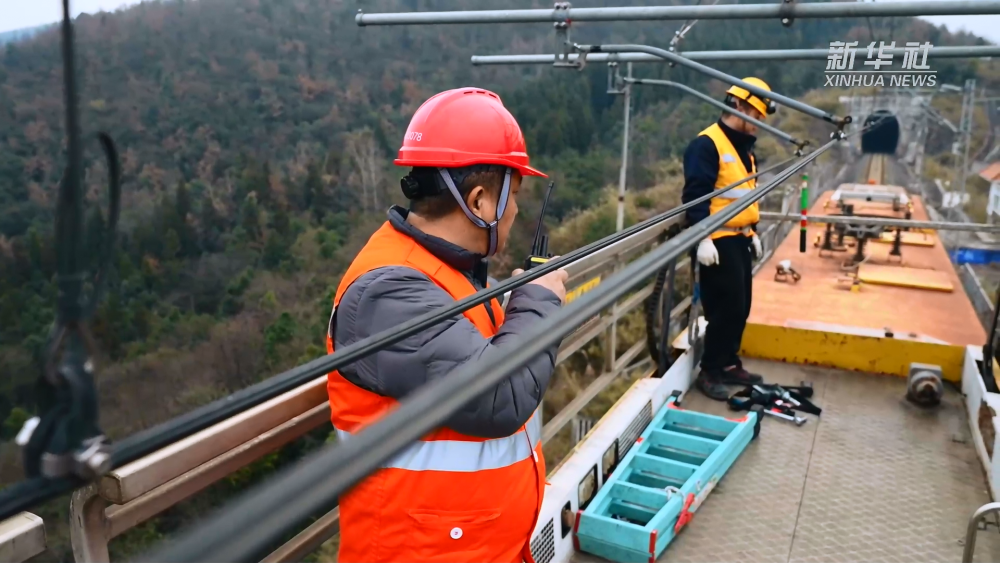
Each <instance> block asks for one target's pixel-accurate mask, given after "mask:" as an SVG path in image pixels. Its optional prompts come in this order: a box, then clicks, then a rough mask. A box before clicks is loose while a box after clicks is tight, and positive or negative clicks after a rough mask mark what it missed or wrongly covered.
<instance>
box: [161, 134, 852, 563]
mask: <svg viewBox="0 0 1000 563" xmlns="http://www.w3.org/2000/svg"><path fill="white" fill-rule="evenodd" d="M838 141H839V138H835V139H833V140H831V141H830V142H828V143H826V144H825V145H823V146H822V147H820V148H819V149H817V150H816V151H814V152H812V153H811V154H809V155H808V156H806V157H804V158H802V159H801V160H800V161H799V162H797V163H796V164H794V165H792V166H790V167H789V168H787V169H786V170H784V171H782V172H780V173H779V174H778V175H777V176H776V177H775V178H774V179H773V180H771V181H770V182H769V183H768V185H766V186H764V187H761V188H758V189H754V190H751V191H750V192H749V193H748V194H746V195H744V196H742V197H740V198H739V199H737V200H736V201H734V202H733V203H732V204H730V205H728V206H727V207H725V208H723V209H722V210H721V211H720V212H719V213H716V214H713V215H710V216H709V217H708V218H707V219H705V220H703V221H701V222H699V223H697V224H695V225H694V226H693V227H691V228H689V229H686V230H685V231H683V232H682V233H681V234H679V235H677V236H676V237H674V238H673V239H670V240H669V241H666V242H665V243H663V244H662V245H660V246H658V247H657V248H655V249H653V250H652V251H651V252H649V253H647V254H645V255H644V256H642V257H640V258H638V259H636V260H635V261H634V262H632V263H630V264H629V265H627V266H625V267H624V268H623V269H622V270H620V271H619V272H618V273H616V274H614V275H613V276H611V277H610V278H609V279H608V282H607V283H603V284H601V285H599V286H597V287H596V288H595V289H593V290H591V291H590V292H588V293H586V294H584V295H583V296H581V297H580V298H578V299H576V300H574V301H573V302H571V303H570V304H568V305H566V306H565V307H563V308H561V309H559V310H558V311H557V312H556V313H554V314H553V315H552V316H551V317H549V318H548V319H545V320H544V321H541V322H539V323H537V324H536V325H535V326H533V327H532V329H531V330H530V331H529V332H527V333H525V334H524V335H522V336H521V337H520V339H519V341H520V342H521V344H522V345H521V346H518V347H515V348H513V350H514V351H513V352H512V353H511V354H510V355H508V356H506V357H505V358H504V359H503V360H501V361H500V362H498V363H495V364H493V365H486V364H484V362H482V361H479V362H474V363H470V364H466V365H464V366H461V367H459V368H456V369H455V370H454V371H452V372H450V373H449V374H448V375H446V376H445V377H443V378H441V379H439V380H436V381H434V382H431V383H428V384H427V385H425V386H423V387H421V388H420V389H418V390H417V391H416V392H414V393H413V394H412V395H411V396H410V397H409V398H407V399H405V400H403V401H402V402H401V403H400V405H399V407H398V408H397V409H395V410H394V411H392V413H391V414H389V415H387V416H385V417H383V418H381V419H380V420H378V421H377V422H375V423H373V424H372V425H370V426H368V427H366V428H365V429H364V430H362V431H361V432H360V433H359V434H357V435H355V436H353V437H352V438H351V439H350V440H347V441H346V442H344V443H343V444H338V445H335V446H329V447H325V448H324V449H322V450H321V451H319V452H317V453H316V454H313V455H311V456H309V457H308V458H306V459H305V460H302V461H301V462H299V463H297V464H295V465H294V466H293V467H291V468H289V469H288V470H286V471H284V472H282V473H280V474H279V475H277V476H275V477H274V478H272V480H271V481H269V482H268V483H266V484H264V485H262V486H261V487H258V488H257V489H255V490H252V491H250V492H249V493H246V494H244V495H242V496H241V497H240V498H239V499H238V500H236V501H234V502H233V503H232V504H231V505H229V506H228V507H227V508H225V509H222V510H219V511H216V513H215V514H213V515H212V516H211V517H210V518H209V519H208V520H207V521H206V522H202V523H198V524H196V525H194V526H192V527H191V528H190V529H189V530H188V531H186V532H185V533H183V534H182V535H181V537H180V538H178V539H177V540H174V541H171V542H169V543H168V544H167V545H166V546H163V547H161V548H159V549H156V550H155V551H154V552H152V553H149V554H146V556H145V557H143V558H142V559H143V560H145V561H156V562H163V561H170V562H173V561H240V562H242V561H245V562H253V561H258V560H259V559H260V557H261V556H262V555H265V554H266V553H265V552H266V551H267V549H268V548H269V546H270V544H271V543H273V542H274V541H275V540H277V539H279V538H281V537H283V536H284V535H285V534H287V533H289V532H292V531H294V530H295V529H296V527H298V526H299V525H300V524H302V523H303V522H304V521H305V520H306V519H308V518H309V517H310V516H313V515H316V514H319V513H320V512H322V511H325V510H329V509H330V508H332V506H333V505H334V504H335V503H336V502H337V499H338V497H339V496H340V495H341V494H343V493H344V492H345V491H347V490H348V489H349V488H350V487H352V486H353V485H355V484H356V483H357V482H359V481H360V480H361V479H363V478H364V477H365V476H366V475H369V474H370V473H371V472H373V471H375V470H376V469H377V468H378V467H379V466H380V465H381V464H382V463H384V462H385V461H386V460H388V459H391V458H392V457H393V456H394V455H396V454H397V453H399V452H400V451H402V450H403V449H404V448H405V447H407V446H409V445H410V444H411V443H413V442H414V441H416V440H418V439H419V438H420V437H421V436H424V435H425V434H427V432H429V431H431V430H433V429H434V428H437V427H439V426H440V425H441V424H443V423H444V422H445V421H446V420H447V419H448V417H449V416H451V414H452V413H454V412H456V411H457V410H458V409H460V408H461V407H462V406H463V405H465V404H466V403H468V402H469V401H471V400H473V399H474V398H475V397H477V396H478V395H480V394H482V393H484V392H486V391H487V390H488V389H489V388H490V387H492V386H494V385H496V384H497V383H499V382H500V381H502V380H503V379H504V378H506V377H508V376H509V375H510V373H511V372H513V371H514V370H516V369H518V368H519V367H520V366H522V365H524V364H526V363H527V362H529V361H530V360H531V359H532V358H534V357H535V356H537V355H538V354H540V353H542V352H543V351H544V350H545V349H547V348H549V347H550V346H553V345H555V344H557V343H558V342H559V341H561V340H562V338H563V337H565V336H566V335H567V334H569V333H570V332H571V331H572V330H574V329H575V327H577V326H579V325H580V324H582V323H583V322H584V321H586V320H587V319H589V318H591V317H593V315H595V314H598V313H599V312H600V311H601V310H603V309H605V308H607V307H609V306H610V305H611V304H613V303H614V302H615V301H617V300H618V299H619V298H620V297H621V296H622V295H623V294H625V293H626V292H627V291H629V290H630V289H632V288H633V287H634V286H636V285H637V284H639V283H642V282H644V280H646V279H648V278H649V277H650V276H652V275H653V274H655V273H656V272H657V271H658V270H659V269H660V268H662V267H663V266H664V265H665V264H667V263H668V262H670V261H671V260H675V259H677V258H678V257H679V256H681V255H682V254H683V253H684V252H687V251H688V250H689V249H690V248H692V247H693V246H694V245H695V244H697V243H698V242H699V241H701V240H702V239H704V238H705V237H706V236H708V235H709V234H710V233H712V232H713V231H715V230H716V229H718V228H720V227H722V226H723V225H724V224H725V223H726V222H728V221H729V220H730V219H732V218H733V217H735V216H736V215H737V214H738V213H740V212H741V211H743V210H744V209H746V208H747V207H748V206H750V205H751V204H753V203H755V202H757V201H759V200H760V199H762V198H763V197H765V196H766V195H767V194H768V193H770V192H771V190H773V189H774V188H775V187H777V186H778V185H780V184H782V183H783V182H784V181H786V180H787V179H789V178H791V177H792V176H794V174H795V173H796V172H798V171H799V170H801V169H802V168H804V167H805V166H806V165H808V164H809V163H811V162H812V161H813V160H815V159H816V158H818V157H819V156H820V155H822V154H823V153H825V152H826V151H827V150H829V148H830V147H832V146H833V145H834V144H835V143H837V142H838Z"/></svg>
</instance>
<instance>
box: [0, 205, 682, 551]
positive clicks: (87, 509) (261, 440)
mask: <svg viewBox="0 0 1000 563" xmlns="http://www.w3.org/2000/svg"><path fill="white" fill-rule="evenodd" d="M682 220H683V219H682V217H680V216H678V217H675V218H673V219H668V220H666V221H663V222H661V223H659V224H656V225H653V226H651V227H649V228H648V229H645V230H643V231H640V232H638V233H636V234H634V235H632V236H631V237H628V238H626V239H624V240H622V241H619V242H618V243H615V244H613V245H610V246H608V247H606V248H604V249H602V250H600V251H598V252H595V253H593V254H591V255H589V256H587V257H586V258H582V259H580V260H578V261H576V262H574V263H573V264H571V265H569V266H567V267H566V270H567V272H568V273H569V280H568V283H567V286H568V287H569V288H570V291H572V290H573V289H575V288H577V287H580V286H582V285H584V284H587V283H588V282H591V281H592V280H594V279H595V278H598V277H601V276H604V275H606V274H609V273H611V272H612V271H613V270H614V269H615V268H616V267H618V266H619V265H621V264H624V263H626V262H628V261H629V260H631V259H632V258H635V257H636V256H639V255H642V254H644V253H645V252H647V251H648V250H649V249H650V248H651V247H653V246H655V245H656V244H657V243H658V242H659V241H660V240H662V238H663V237H664V235H665V234H666V233H667V231H668V230H670V229H671V228H674V227H675V226H676V225H679V224H680V222H681V221H682ZM652 289H653V288H652V285H649V286H647V287H645V288H643V289H641V290H639V291H637V292H635V293H633V294H632V295H630V296H627V297H624V298H623V299H622V301H621V302H620V304H619V305H617V306H616V307H614V308H613V310H612V311H610V312H609V313H606V314H602V315H601V316H598V317H595V318H594V319H593V320H591V321H590V322H588V323H585V324H584V325H582V326H581V327H579V328H578V329H577V330H576V331H575V332H574V333H572V334H571V335H569V336H568V337H567V338H566V339H565V340H564V341H563V344H562V346H561V347H560V349H559V354H558V356H557V360H556V363H557V364H558V363H561V362H563V361H565V360H566V359H567V358H569V357H570V356H572V355H573V354H574V353H576V352H578V351H579V350H580V349H581V348H583V346H585V345H586V344H588V343H589V342H591V341H593V340H594V339H596V338H600V337H602V336H606V342H605V346H606V347H610V350H607V353H608V355H609V367H608V371H607V372H606V373H605V374H603V375H601V376H599V377H598V379H597V380H596V381H595V382H593V383H591V385H590V386H589V387H588V388H587V389H586V390H585V391H584V392H583V393H581V396H586V397H589V398H592V397H593V396H596V395H597V394H598V393H600V391H603V390H604V389H605V388H606V387H607V386H608V385H609V384H610V383H611V382H613V381H614V380H615V379H616V378H617V377H618V376H620V375H621V374H622V373H623V372H624V370H625V368H627V367H628V365H629V364H630V363H631V362H632V361H633V360H635V359H636V358H637V357H639V356H640V355H641V354H642V352H643V351H644V348H645V341H640V342H639V343H636V344H635V345H633V346H631V347H630V348H629V349H628V350H626V351H624V353H622V354H621V355H617V354H616V353H615V352H616V351H615V350H614V348H615V346H614V344H615V340H616V338H615V335H614V331H615V326H616V325H617V322H618V321H619V320H620V319H621V318H622V317H624V316H625V315H627V314H628V313H630V312H632V311H634V310H635V309H636V307H638V306H640V305H641V304H642V303H643V302H644V300H645V299H646V298H647V297H648V296H649V295H650V294H651V293H652ZM685 303H690V301H686V302H685ZM685 303H682V304H681V305H685ZM683 310H684V309H683V308H681V306H678V307H677V308H675V309H674V314H673V315H672V317H673V316H676V315H680V314H681V313H682V312H683ZM589 398H588V399H587V400H579V401H574V402H572V403H570V404H569V405H568V406H567V407H566V408H565V409H563V410H562V411H561V412H560V413H559V414H558V415H557V416H556V417H554V418H553V419H552V420H551V421H549V423H548V424H546V425H545V427H544V429H543V435H544V436H545V438H543V439H549V438H551V437H552V436H554V435H555V434H556V433H558V431H559V430H561V429H562V428H563V427H564V426H565V424H566V423H567V422H569V421H570V420H572V418H573V417H574V416H576V415H577V414H578V413H579V412H580V410H581V409H582V408H583V407H584V406H586V404H587V403H588V402H589ZM328 423H329V406H328V403H327V395H326V377H325V376H324V377H318V378H316V379H315V380H313V381H311V382H310V383H309V384H307V385H303V386H301V387H298V388H296V389H293V390H291V391H289V392H287V393H285V394H283V395H280V396H278V397H276V398H274V399H271V400H270V401H267V402H265V403H262V404H260V405H258V406H256V407H254V408H252V409H250V410H247V411H245V412H243V413H241V414H239V415H237V416H235V417H232V418H230V419H227V420H225V421H223V422H221V423H218V424H216V425H214V426H212V427H210V428H207V429H205V430H203V431H201V432H198V433H196V434H194V435H192V436H189V437H187V438H185V439H183V440H181V441H179V442H177V443H175V444H173V445H171V446H168V447H166V448H163V449H161V450H159V451H157V452H155V453H153V454H150V455H148V456H146V457H143V458H140V459H138V460H136V461H134V462H132V463H129V464H127V465H125V466H122V467H120V468H118V469H116V470H114V471H112V472H110V473H109V474H107V475H105V476H104V477H103V478H102V479H101V480H100V481H98V482H97V483H95V484H92V485H90V486H88V487H85V488H82V489H79V490H77V491H76V492H75V493H74V494H73V496H72V499H71V501H70V514H71V518H70V537H71V541H72V546H73V555H74V558H75V560H76V561H80V562H82V561H88V562H90V561H92V562H95V563H101V562H108V561H110V555H109V552H108V542H110V541H111V540H112V539H113V538H115V537H117V536H119V535H121V534H123V533H125V532H126V531H128V530H129V529H131V528H133V527H135V526H137V525H139V524H141V523H142V522H144V521H146V520H148V519H150V518H153V517H155V516H156V515H157V514H160V513H161V512H163V511H164V510H167V509H168V508H170V507H172V506H174V505H175V504H177V503H179V502H181V501H183V500H185V499H187V498H189V497H191V496H192V495H194V494H196V493H198V492H199V491H202V490H204V489H205V488H207V487H208V486H210V485H212V484H213V483H215V482H216V481H218V480H220V479H222V478H224V477H225V476H227V475H229V474H231V473H233V472H235V471H237V470H238V469H240V468H242V467H245V466H246V465H248V464H250V463H252V462H253V461H255V460H257V459H259V458H260V457H262V456H264V455H266V454H268V453H270V452H272V451H274V450H277V449H278V448H280V447H282V446H284V445H285V444H288V443H290V442H292V441H293V440H295V439H298V438H299V437H301V436H303V435H304V434H306V433H308V432H310V431H312V430H314V429H316V428H318V427H320V426H322V425H323V424H328ZM338 531H339V510H337V509H334V511H332V512H330V513H328V514H327V515H325V516H324V517H322V518H320V519H319V520H317V521H316V522H314V523H312V524H311V525H310V526H308V527H307V528H306V529H305V530H303V531H302V532H300V533H299V534H298V535H296V536H295V537H294V538H292V539H291V540H290V541H288V542H287V543H286V544H284V545H283V546H281V547H280V548H279V549H277V550H276V551H274V552H273V553H272V554H270V555H269V556H268V557H266V558H265V559H264V561H267V562H272V563H273V562H279V561H295V560H298V559H299V558H301V557H302V556H303V555H305V554H308V553H309V552H311V551H313V550H315V549H316V548H317V547H318V546H319V545H321V544H322V543H323V542H325V541H326V540H328V539H329V538H331V537H333V536H334V535H336V534H337V532H338ZM0 560H6V559H0Z"/></svg>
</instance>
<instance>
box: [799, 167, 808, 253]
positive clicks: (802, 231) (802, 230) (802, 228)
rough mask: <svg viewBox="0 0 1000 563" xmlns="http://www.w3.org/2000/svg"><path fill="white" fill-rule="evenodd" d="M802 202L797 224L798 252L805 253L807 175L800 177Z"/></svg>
mask: <svg viewBox="0 0 1000 563" xmlns="http://www.w3.org/2000/svg"><path fill="white" fill-rule="evenodd" d="M799 193H800V194H801V200H802V222H801V223H800V224H799V252H800V253H803V254H805V251H806V218H807V215H808V213H809V175H808V174H803V175H802V188H801V189H800V190H799Z"/></svg>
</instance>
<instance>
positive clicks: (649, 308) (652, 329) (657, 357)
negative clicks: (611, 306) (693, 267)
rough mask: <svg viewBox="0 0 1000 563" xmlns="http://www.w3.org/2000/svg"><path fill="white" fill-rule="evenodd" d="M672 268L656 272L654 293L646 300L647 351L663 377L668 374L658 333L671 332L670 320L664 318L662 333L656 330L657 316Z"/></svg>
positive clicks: (666, 267) (658, 375)
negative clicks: (664, 287)
mask: <svg viewBox="0 0 1000 563" xmlns="http://www.w3.org/2000/svg"><path fill="white" fill-rule="evenodd" d="M669 269H670V266H669V265H667V266H664V267H663V269H662V270H660V271H659V272H656V279H654V280H653V293H651V294H650V295H649V297H647V298H646V303H645V307H644V309H645V311H644V312H645V314H646V349H647V350H649V357H650V358H651V359H652V360H653V362H654V363H655V364H656V376H657V377H661V376H662V375H663V374H664V373H666V371H667V370H666V369H665V368H664V366H663V361H662V355H661V354H660V345H659V341H660V337H659V334H658V332H662V331H669V330H670V328H669V327H670V319H667V318H664V319H663V325H662V326H661V327H660V331H657V330H656V328H657V327H656V314H657V313H658V312H659V311H660V297H661V295H662V294H663V286H664V285H665V284H666V282H667V271H668V270H669Z"/></svg>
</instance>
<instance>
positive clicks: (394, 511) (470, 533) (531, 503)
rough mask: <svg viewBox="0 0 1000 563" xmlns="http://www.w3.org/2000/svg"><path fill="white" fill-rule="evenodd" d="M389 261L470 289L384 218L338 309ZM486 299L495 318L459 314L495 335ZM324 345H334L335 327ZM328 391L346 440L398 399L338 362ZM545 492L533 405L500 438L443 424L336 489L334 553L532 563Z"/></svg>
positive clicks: (447, 286)
mask: <svg viewBox="0 0 1000 563" xmlns="http://www.w3.org/2000/svg"><path fill="white" fill-rule="evenodd" d="M386 266H405V267H408V268H412V269H414V270H417V271H420V272H423V273H424V274H425V275H427V277H429V278H430V279H431V280H432V281H433V282H434V283H435V284H436V285H438V286H439V287H440V288H441V289H443V290H445V291H447V292H448V293H449V294H450V295H451V296H452V297H454V298H455V299H456V300H459V299H462V298H464V297H467V296H469V295H472V294H473V293H475V292H476V289H475V288H474V287H473V285H472V283H471V282H470V281H469V280H468V279H467V278H466V277H465V276H464V275H462V273H461V272H459V271H458V270H456V269H454V268H452V267H450V266H448V265H447V264H445V263H444V262H442V261H441V260H440V259H439V258H437V257H435V256H434V255H433V254H431V253H430V252H429V251H427V249H425V248H424V247H422V246H420V245H419V244H418V243H417V242H416V241H415V240H413V239H412V238H411V237H409V236H407V235H405V234H403V233H401V232H399V231H397V230H396V229H395V228H393V227H392V225H391V224H389V223H388V222H386V223H385V224H384V225H382V227H381V228H380V229H379V230H378V231H376V232H375V234H374V235H372V237H371V238H370V239H369V240H368V243H367V244H366V245H365V247H364V248H362V249H361V252H360V253H359V254H358V256H357V258H355V259H354V262H353V263H352V264H351V267H350V268H348V269H347V273H346V274H344V278H343V279H342V280H341V282H340V286H339V287H338V288H337V294H336V296H335V297H334V299H333V304H334V312H336V308H337V306H338V305H339V304H340V299H341V298H342V297H343V295H344V293H345V292H346V291H347V288H348V287H350V285H351V283H353V282H354V280H356V279H358V278H359V277H361V276H362V275H364V274H365V273H367V272H370V271H371V270H374V269H376V268H382V267H386ZM489 306H491V307H492V309H493V316H494V318H495V319H496V320H497V322H496V326H494V324H493V322H492V321H491V320H490V317H489V315H488V314H487V312H486V309H485V305H480V306H477V307H473V308H472V309H469V310H467V311H465V313H464V314H465V317H466V318H468V319H469V321H471V322H472V324H473V325H475V327H476V328H477V329H479V332H481V333H482V335H483V338H490V337H492V336H493V335H495V334H496V332H497V327H498V326H499V325H500V324H502V323H503V319H504V312H503V309H501V308H500V306H499V304H498V303H497V302H496V300H495V299H494V300H492V301H491V302H490V304H489ZM401 320H402V319H401ZM331 324H332V323H331ZM331 332H332V329H331ZM326 349H327V352H328V353H333V338H332V334H328V335H327V339H326ZM414 361H416V360H414ZM327 391H328V393H329V395H330V412H331V419H332V421H333V426H334V427H335V428H336V431H337V435H338V439H340V440H344V439H350V438H351V435H352V434H355V433H357V432H358V431H359V430H360V429H361V428H362V427H364V426H365V425H368V424H371V423H372V422H374V421H375V420H377V419H378V418H380V417H381V416H382V415H383V414H384V413H386V411H389V410H392V409H393V408H395V407H396V405H397V404H398V402H397V401H396V400H395V399H392V398H389V397H384V396H382V395H378V394H377V393H373V392H371V391H367V390H365V389H362V388H360V387H358V386H356V385H354V384H353V383H351V382H349V381H348V380H346V379H345V378H344V377H342V376H341V375H340V373H339V372H337V371H332V372H330V373H329V374H328V378H327ZM544 492H545V458H544V457H543V456H542V445H541V420H540V417H539V415H538V413H537V412H536V414H535V415H533V416H532V417H531V419H530V420H529V421H528V422H527V423H526V424H525V425H524V426H522V427H521V429H520V430H519V431H518V432H516V433H515V434H513V435H511V436H508V437H506V438H499V439H486V438H476V437H473V436H467V435H465V434H460V433H458V432H455V431H454V430H450V429H448V428H440V429H438V430H435V431H433V432H431V433H430V434H428V435H426V436H424V437H423V438H422V439H421V440H420V441H418V442H415V443H414V444H412V445H411V446H409V447H408V448H407V449H406V450H404V451H403V452H401V453H400V454H398V455H397V456H396V457H395V458H393V459H391V460H389V461H388V462H386V463H385V464H384V465H383V467H382V468H381V469H379V470H377V471H376V472H375V473H373V474H371V475H369V476H368V477H367V478H365V480H363V481H361V482H360V483H359V484H358V485H356V486H355V487H354V488H353V489H351V490H350V491H349V492H348V493H346V494H344V495H343V496H341V497H340V522H341V523H340V554H339V561H341V562H353V561H360V562H365V563H371V562H376V561H401V562H407V563H411V562H425V561H439V562H470V561H476V562H486V561H498V562H519V561H522V559H523V560H524V561H528V562H532V559H531V551H530V545H529V544H530V539H531V532H532V531H533V530H534V528H535V524H536V521H537V519H538V513H539V511H540V509H541V506H542V497H543V494H544Z"/></svg>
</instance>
